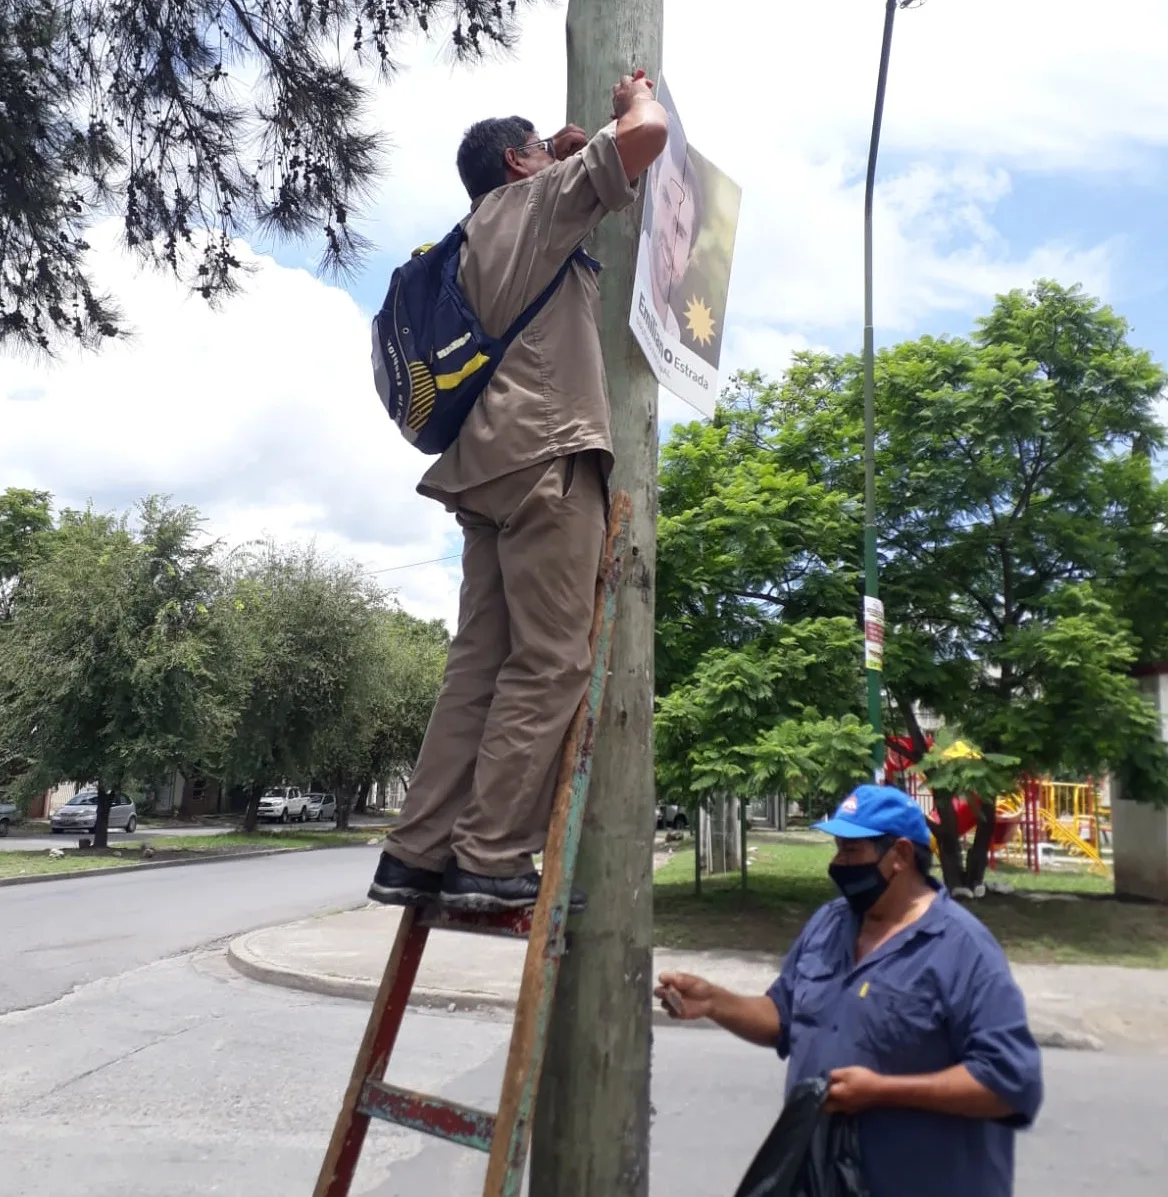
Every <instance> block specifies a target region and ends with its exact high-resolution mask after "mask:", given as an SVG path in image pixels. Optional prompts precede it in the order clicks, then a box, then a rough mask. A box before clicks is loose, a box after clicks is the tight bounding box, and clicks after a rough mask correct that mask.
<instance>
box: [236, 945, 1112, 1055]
mask: <svg viewBox="0 0 1168 1197" xmlns="http://www.w3.org/2000/svg"><path fill="white" fill-rule="evenodd" d="M251 934H252V933H249V934H247V935H241V936H239V937H238V938H236V939H233V940H232V941H231V942H230V943H229V944H228V945H227V962H228V963H229V964H230V965H231V966H232V968H234V969H235V971H236V972H237V973H240V974H242V975H243V976H245V977H247V978H248V979H249V980H251V981H258V982H260V983H261V984H264V985H277V986H280V987H281V988H283V989H295V990H299V991H300V992H302V993H316V994H322V995H323V996H325V997H337V998H347V999H348V1000H350V1001H356V1002H367V1003H371V1002H372V1001H373V999H374V998H375V997H376V996H377V989H378V982H376V981H371V980H368V979H367V978H364V977H336V976H331V975H329V974H328V973H314V972H303V971H300V970H297V969H291V968H284V967H282V966H281V965H279V964H272V963H271V962H270V961H267V960H263V959H261V958H260V957H259V956H257V955H256V954H255V953H254V952H253V951H252V950H251V948H250V947H249V946H248V942H247V941H248V940H249V939H250V938H251ZM409 1005H411V1006H416V1007H418V1008H419V1009H423V1010H438V1009H441V1010H445V1011H446V1012H447V1013H450V1014H454V1013H456V1012H463V1013H465V1012H468V1011H479V1010H514V1008H515V1000H514V999H513V998H509V997H501V996H499V995H498V994H495V993H477V994H476V993H467V992H464V991H459V990H450V989H427V988H423V987H421V986H415V987H414V989H413V992H412V993H411V994H410V1000H409ZM653 1025H654V1026H669V1027H684V1028H685V1029H686V1030H698V1031H701V1030H716V1029H717V1028H716V1027H715V1026H714V1025H713V1024H712V1023H710V1022H705V1021H703V1022H692V1023H679V1022H677V1020H676V1019H673V1018H671V1017H670V1016H669V1015H668V1014H667V1013H666V1012H665V1011H664V1010H660V1009H658V1008H656V1007H654V1009H653ZM1031 1031H1032V1033H1033V1035H1034V1041H1035V1043H1037V1044H1038V1046H1039V1047H1041V1048H1048V1049H1052V1050H1059V1051H1080V1052H1101V1051H1103V1050H1104V1043H1103V1040H1102V1039H1099V1038H1098V1037H1097V1036H1095V1035H1090V1034H1088V1033H1087V1032H1085V1031H1074V1030H1063V1029H1059V1028H1050V1029H1035V1028H1033V1027H1032V1028H1031Z"/></svg>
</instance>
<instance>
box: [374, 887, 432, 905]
mask: <svg viewBox="0 0 1168 1197" xmlns="http://www.w3.org/2000/svg"><path fill="white" fill-rule="evenodd" d="M368 897H369V899H370V900H371V901H373V902H380V903H381V905H382V906H425V905H426V904H427V903H428V902H435V901H437V900H438V894H437V892H436V891H434V890H423V889H412V888H410V887H409V886H400V885H395V886H387V885H378V884H377V882H376V881H375V882H373V884H372V885H371V886H370V887H369V894H368Z"/></svg>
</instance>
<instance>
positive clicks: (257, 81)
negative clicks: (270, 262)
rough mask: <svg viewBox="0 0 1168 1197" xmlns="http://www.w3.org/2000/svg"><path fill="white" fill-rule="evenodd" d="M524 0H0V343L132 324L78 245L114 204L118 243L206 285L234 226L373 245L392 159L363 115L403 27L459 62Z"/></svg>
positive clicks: (217, 284) (236, 269)
mask: <svg viewBox="0 0 1168 1197" xmlns="http://www.w3.org/2000/svg"><path fill="white" fill-rule="evenodd" d="M516 8H517V6H516V3H515V0H505V2H502V3H500V2H499V0H297V3H295V4H291V3H285V2H284V0H169V2H167V3H162V2H161V0H110V2H107V0H0V151H2V152H0V344H2V343H4V342H5V341H9V342H12V343H15V344H20V345H25V346H31V347H35V348H38V349H41V350H52V349H53V348H54V347H55V345H56V344H57V343H58V342H59V341H60V340H61V339H62V338H69V337H75V338H77V339H78V340H80V341H81V342H82V343H83V344H87V345H93V344H96V343H99V342H100V341H101V340H102V339H103V338H105V337H112V336H119V335H122V334H123V333H124V332H125V329H124V327H123V324H122V320H121V317H120V314H119V312H118V309H117V306H116V302H115V301H114V300H113V299H112V298H110V297H109V296H107V295H105V294H103V292H102V290H101V287H100V283H99V282H98V281H97V280H95V279H94V278H93V277H92V276H91V275H90V273H89V270H88V268H87V265H86V262H85V251H86V249H87V245H86V242H85V233H86V230H87V228H88V227H89V226H90V224H91V223H92V222H93V221H94V220H95V219H98V218H100V217H101V216H102V215H104V214H107V213H114V214H116V215H117V216H118V217H119V218H120V220H121V223H122V226H123V229H124V236H125V241H126V243H127V245H128V246H129V247H130V248H131V249H132V250H133V252H134V253H135V254H136V255H137V256H138V257H139V258H141V259H142V260H144V261H148V262H151V263H153V264H154V265H156V266H158V267H161V268H163V269H165V270H167V271H169V272H171V273H173V274H174V275H175V276H176V277H178V278H179V279H181V280H182V281H183V282H184V283H186V284H188V285H189V286H190V287H191V288H192V290H194V291H196V292H197V293H198V294H200V295H202V296H203V297H204V298H206V299H208V300H214V299H217V298H219V297H221V296H223V295H225V294H229V293H230V292H231V291H232V290H233V289H234V288H235V287H236V286H237V280H238V276H239V273H240V269H241V265H240V261H239V259H238V257H237V256H236V251H235V249H234V247H233V240H234V239H235V238H237V237H241V236H245V235H247V234H248V233H250V232H252V231H253V230H259V231H261V232H271V233H275V234H277V235H281V236H288V237H297V238H299V237H304V236H305V235H307V234H309V233H312V232H317V233H318V234H319V235H320V236H321V238H322V244H323V249H324V265H325V266H326V267H328V268H332V269H335V270H340V271H347V270H349V269H351V268H352V267H353V266H354V265H355V264H356V262H357V261H358V260H359V257H360V254H361V252H362V250H363V249H364V248H365V245H366V242H365V239H364V238H363V237H362V236H361V235H360V234H359V233H358V232H357V231H356V229H355V227H354V216H355V214H356V213H357V211H358V208H359V206H360V203H361V201H362V200H363V199H365V198H366V196H367V195H368V193H369V191H370V190H371V188H372V186H373V184H374V183H375V182H376V181H377V179H378V177H379V174H380V173H381V171H382V169H383V166H384V149H385V140H384V138H383V137H382V135H381V134H380V133H379V132H378V131H377V130H375V129H374V128H373V127H372V125H371V124H370V121H369V116H368V109H369V105H370V100H371V99H372V96H373V94H374V93H373V89H372V87H371V86H370V85H371V84H372V83H373V81H374V79H375V77H379V78H380V79H381V81H382V82H387V81H388V80H389V78H390V77H391V76H392V74H393V71H394V51H395V48H396V47H397V45H398V44H399V42H401V41H402V40H403V39H405V38H407V37H411V36H415V35H418V34H422V35H426V36H428V37H430V38H431V39H432V40H437V41H439V42H441V43H444V44H446V45H448V46H449V47H450V48H451V49H452V51H453V54H454V56H455V57H456V58H457V59H458V60H461V61H468V60H474V59H477V58H478V57H480V56H481V55H482V54H483V53H484V52H486V51H487V50H489V49H491V48H493V47H498V46H507V45H509V44H510V43H511V42H512V40H513V39H514V37H515V34H516V32H517V27H518V17H517V12H516Z"/></svg>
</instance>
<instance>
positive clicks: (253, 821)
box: [243, 781, 264, 832]
mask: <svg viewBox="0 0 1168 1197" xmlns="http://www.w3.org/2000/svg"><path fill="white" fill-rule="evenodd" d="M263 792H264V787H263V786H262V785H261V784H260V783H259V782H258V781H257V782H256V783H255V784H254V785H253V786H252V787H251V793H249V794H248V796H247V806H246V807H244V810H243V829H244V831H247V832H252V831H255V829H256V825H257V824H258V823H259V821H260V798H261V797H262V796H263Z"/></svg>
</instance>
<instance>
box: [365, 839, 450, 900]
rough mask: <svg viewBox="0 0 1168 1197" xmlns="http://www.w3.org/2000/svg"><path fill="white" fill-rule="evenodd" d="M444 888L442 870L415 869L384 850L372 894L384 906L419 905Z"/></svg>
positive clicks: (375, 875) (370, 894)
mask: <svg viewBox="0 0 1168 1197" xmlns="http://www.w3.org/2000/svg"><path fill="white" fill-rule="evenodd" d="M441 889H442V874H441V873H435V872H432V871H431V870H430V869H415V868H413V867H412V866H411V865H408V864H406V863H405V862H404V861H401V860H398V858H397V857H396V856H391V855H390V854H389V853H388V852H382V854H381V860H380V861H378V863H377V872H376V873H374V875H373V884H372V885H371V886H370V887H369V896H370V897H371V898H372V899H373V901H374V902H381V903H382V904H384V905H385V906H418V905H420V904H421V903H423V902H426V901H428V900H430V899H432V898H435V897H437V896H438V893H439V891H440V890H441Z"/></svg>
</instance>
